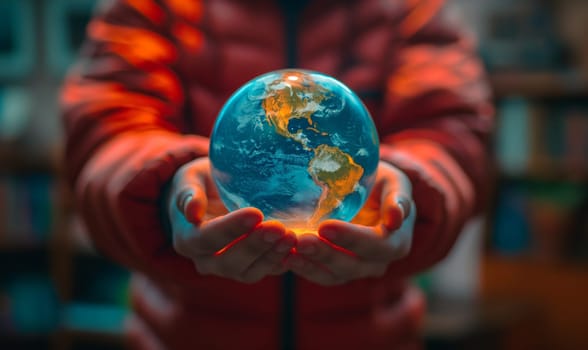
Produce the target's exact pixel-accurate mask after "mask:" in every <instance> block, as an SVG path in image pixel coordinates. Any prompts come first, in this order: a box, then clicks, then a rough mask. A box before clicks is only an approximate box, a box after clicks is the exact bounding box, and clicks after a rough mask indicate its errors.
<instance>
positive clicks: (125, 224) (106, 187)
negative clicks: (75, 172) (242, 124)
mask: <svg viewBox="0 0 588 350" xmlns="http://www.w3.org/2000/svg"><path fill="white" fill-rule="evenodd" d="M207 154H208V139H206V138H203V137H198V136H182V135H178V134H175V133H171V132H160V131H158V132H145V133H126V134H122V135H119V136H118V137H116V138H114V139H112V140H110V141H109V142H108V143H107V144H104V145H103V146H102V147H101V148H100V150H99V151H97V152H96V153H95V154H94V155H93V157H92V158H91V159H90V160H89V161H88V163H87V164H86V165H85V167H84V169H83V171H82V172H81V174H80V177H79V178H78V182H77V186H76V196H77V199H78V200H79V203H80V204H81V206H80V209H81V212H82V216H83V218H84V220H85V221H86V224H87V227H88V231H89V233H90V235H91V237H92V239H93V241H94V243H95V245H96V247H97V249H98V250H100V251H102V252H103V253H104V254H106V255H109V256H111V257H112V258H114V259H115V260H117V261H119V262H120V263H122V264H124V265H126V266H128V267H130V268H132V269H136V270H140V271H145V272H147V273H148V274H149V275H151V276H153V277H156V278H164V279H168V278H173V279H174V280H178V279H180V280H182V281H186V280H190V279H194V277H197V276H198V275H197V272H196V270H195V269H194V266H193V264H192V262H191V261H190V260H189V259H186V258H184V257H182V256H180V255H178V254H177V253H176V252H175V250H174V249H173V247H172V245H171V243H170V240H169V236H166V234H165V225H166V224H165V221H164V220H162V218H163V217H165V215H164V214H165V213H162V212H161V209H162V205H161V203H162V200H163V191H164V189H165V188H166V186H167V185H168V183H169V182H170V181H171V179H172V178H173V176H174V174H175V172H176V170H177V169H178V168H180V167H181V166H182V165H184V164H186V163H188V162H190V161H192V160H194V159H196V158H199V157H202V156H206V155H207Z"/></svg>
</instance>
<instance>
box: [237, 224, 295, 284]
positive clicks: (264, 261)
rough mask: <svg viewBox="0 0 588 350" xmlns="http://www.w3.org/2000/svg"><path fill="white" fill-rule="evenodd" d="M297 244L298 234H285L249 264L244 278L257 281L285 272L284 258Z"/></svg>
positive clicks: (248, 280)
mask: <svg viewBox="0 0 588 350" xmlns="http://www.w3.org/2000/svg"><path fill="white" fill-rule="evenodd" d="M295 245H296V236H294V235H286V236H284V237H283V238H282V239H281V240H279V241H278V242H277V243H275V244H274V245H273V246H272V247H271V248H270V249H269V250H267V251H266V252H265V254H263V255H262V256H261V257H259V258H258V259H257V260H255V261H254V262H253V263H252V264H251V265H250V266H249V268H248V269H247V270H246V271H245V272H244V273H243V279H244V280H245V281H246V282H257V281H259V280H261V279H262V278H263V277H265V276H267V275H270V274H279V273H280V272H281V273H284V272H285V271H286V267H285V265H284V259H285V258H286V257H287V256H288V254H289V253H290V250H291V249H292V248H293V247H294V246H295Z"/></svg>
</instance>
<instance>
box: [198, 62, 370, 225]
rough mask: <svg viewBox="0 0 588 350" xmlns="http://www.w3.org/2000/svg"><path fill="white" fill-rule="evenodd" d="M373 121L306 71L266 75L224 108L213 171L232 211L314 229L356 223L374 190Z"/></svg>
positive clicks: (349, 96)
mask: <svg viewBox="0 0 588 350" xmlns="http://www.w3.org/2000/svg"><path fill="white" fill-rule="evenodd" d="M378 159H379V141H378V135H377V132H376V128H375V126H374V123H373V121H372V119H371V117H370V115H369V113H368V111H367V109H366V108H365V106H364V105H363V103H362V102H361V100H360V99H359V98H358V97H357V95H355V94H354V93H353V92H352V91H351V90H350V89H349V88H347V87H346V86H345V85H343V84H342V83H341V82H340V81H338V80H336V79H334V78H332V77H329V76H326V75H324V74H320V73H316V72H311V71H304V70H281V71H275V72H270V73H267V74H264V75H262V76H259V77H257V78H255V79H253V80H251V81H249V82H248V83H246V84H245V85H243V86H242V87H241V88H240V89H239V90H237V91H236V92H235V93H234V94H233V95H232V96H231V97H230V98H229V99H228V100H227V102H226V103H225V105H224V107H223V108H222V110H221V112H220V113H219V115H218V118H217V120H216V123H215V126H214V129H213V132H212V135H211V139H210V161H211V166H212V169H211V172H212V176H213V179H214V182H215V184H216V186H217V189H218V191H219V194H220V197H221V199H222V201H223V203H224V204H225V206H226V207H227V209H228V210H235V209H238V208H243V207H250V206H252V207H256V208H259V209H260V210H261V211H262V212H263V213H264V215H265V218H266V220H270V219H276V220H280V221H281V222H283V223H284V224H286V226H288V227H290V228H292V229H295V230H313V229H316V227H317V226H318V224H319V223H320V222H321V221H323V220H325V219H339V220H345V221H349V220H351V219H352V218H353V217H354V216H355V215H356V214H357V212H358V211H359V210H360V209H361V207H362V206H363V204H364V202H365V200H366V199H367V196H368V194H369V192H370V190H371V188H372V186H373V183H374V179H375V171H376V168H377V165H378Z"/></svg>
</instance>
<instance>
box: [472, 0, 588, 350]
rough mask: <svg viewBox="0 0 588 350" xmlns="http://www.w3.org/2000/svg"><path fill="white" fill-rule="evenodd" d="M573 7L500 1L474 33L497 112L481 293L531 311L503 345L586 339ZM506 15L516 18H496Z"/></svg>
mask: <svg viewBox="0 0 588 350" xmlns="http://www.w3.org/2000/svg"><path fill="white" fill-rule="evenodd" d="M531 4H532V5H531ZM495 6H499V5H496V4H495ZM580 7H582V8H584V9H585V8H586V6H585V4H583V3H582V2H577V1H573V0H565V1H560V2H553V1H528V0H527V1H521V2H520V3H519V4H518V5H517V6H510V7H509V6H503V8H501V9H499V10H497V11H496V13H497V15H496V16H495V17H493V15H492V14H490V15H488V16H489V17H488V18H487V22H486V23H488V24H489V25H488V27H487V28H486V31H485V32H484V33H485V35H483V38H482V40H485V41H484V47H483V48H482V49H481V51H482V56H483V57H484V58H485V61H486V65H487V66H488V67H489V70H490V76H489V80H490V83H491V85H492V88H493V92H494V97H495V102H496V111H497V114H496V115H497V118H496V133H495V138H494V140H493V141H494V142H493V146H494V151H495V160H496V162H495V174H496V178H495V183H494V185H493V189H494V191H493V195H492V199H491V201H490V203H489V214H488V227H487V235H486V242H485V252H484V258H483V259H482V263H481V268H480V269H481V286H480V292H481V298H482V299H483V300H484V301H485V302H491V303H501V304H510V305H519V306H520V307H523V306H524V308H525V309H526V310H527V311H528V312H530V313H531V314H532V315H533V316H532V317H531V318H527V323H528V325H527V328H530V329H531V330H532V331H530V332H526V333H523V334H519V337H518V339H514V338H512V339H510V343H508V342H506V343H503V347H501V348H506V349H519V348H537V347H539V348H557V349H581V348H582V349H583V348H588V335H586V333H585V325H586V324H588V301H586V300H585V296H586V295H588V73H587V72H588V70H587V67H588V56H586V54H585V52H586V50H585V49H584V47H585V46H586V43H585V41H584V42H579V41H578V40H579V39H578V37H577V34H570V30H569V29H568V27H570V26H575V27H574V28H575V31H578V30H579V28H586V27H585V24H584V23H587V22H586V19H588V18H587V17H586V16H587V14H588V12H586V11H584V13H583V14H582V13H581V9H580ZM577 12H580V13H577ZM505 18H510V19H511V20H512V19H517V18H518V21H515V22H509V24H508V26H507V27H509V26H510V27H509V28H508V29H507V30H506V31H505V29H504V27H502V28H501V29H497V27H494V26H498V25H499V24H500V23H502V24H505V23H504V19H505ZM583 31H585V29H583ZM582 40H583V39H582ZM504 57H509V59H508V60H504V59H503V58H504ZM521 344H534V345H533V346H531V347H525V346H521Z"/></svg>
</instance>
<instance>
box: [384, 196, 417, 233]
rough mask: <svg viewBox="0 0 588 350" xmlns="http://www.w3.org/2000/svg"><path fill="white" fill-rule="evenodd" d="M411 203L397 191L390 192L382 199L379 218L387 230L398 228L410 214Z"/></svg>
mask: <svg viewBox="0 0 588 350" xmlns="http://www.w3.org/2000/svg"><path fill="white" fill-rule="evenodd" d="M411 203H412V200H410V199H409V198H407V197H404V196H403V195H401V194H399V193H390V194H388V195H387V196H385V198H383V199H382V208H381V218H382V224H383V225H384V227H385V228H386V231H387V232H390V231H393V230H396V229H398V228H399V227H400V226H402V223H403V222H404V220H405V219H406V218H408V217H409V216H410V214H411Z"/></svg>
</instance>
